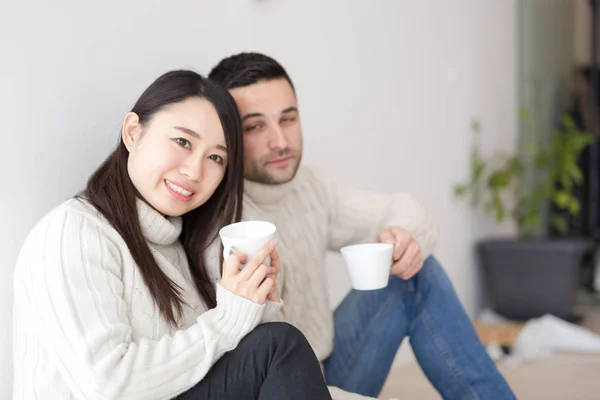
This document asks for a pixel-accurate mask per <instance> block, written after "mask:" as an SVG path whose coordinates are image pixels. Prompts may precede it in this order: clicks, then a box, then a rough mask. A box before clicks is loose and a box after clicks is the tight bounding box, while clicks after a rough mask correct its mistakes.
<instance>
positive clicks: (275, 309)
mask: <svg viewBox="0 0 600 400" xmlns="http://www.w3.org/2000/svg"><path fill="white" fill-rule="evenodd" d="M282 307H283V300H281V301H279V303H275V302H274V301H267V302H266V303H265V312H264V313H263V317H262V319H261V320H260V322H261V323H264V322H276V321H282V320H283V318H282V316H281V308H282Z"/></svg>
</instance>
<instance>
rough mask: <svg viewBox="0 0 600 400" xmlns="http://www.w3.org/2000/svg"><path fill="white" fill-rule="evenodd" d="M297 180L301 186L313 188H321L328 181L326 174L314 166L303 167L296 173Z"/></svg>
mask: <svg viewBox="0 0 600 400" xmlns="http://www.w3.org/2000/svg"><path fill="white" fill-rule="evenodd" d="M296 180H297V181H298V182H299V183H300V184H308V185H311V186H321V185H324V184H325V183H326V181H327V180H328V178H327V176H326V174H325V173H324V172H323V171H322V170H321V169H319V168H317V167H315V166H312V165H303V166H301V167H300V168H299V169H298V172H297V173H296Z"/></svg>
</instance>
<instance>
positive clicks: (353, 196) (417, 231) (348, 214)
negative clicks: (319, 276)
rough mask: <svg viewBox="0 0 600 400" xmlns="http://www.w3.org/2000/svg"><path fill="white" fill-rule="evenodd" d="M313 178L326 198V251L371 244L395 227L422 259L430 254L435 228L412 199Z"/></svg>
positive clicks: (411, 197)
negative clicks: (404, 233) (415, 246)
mask: <svg viewBox="0 0 600 400" xmlns="http://www.w3.org/2000/svg"><path fill="white" fill-rule="evenodd" d="M317 176H318V178H317ZM314 177H315V179H317V181H318V186H319V187H320V189H319V191H320V192H321V193H325V196H326V198H325V200H324V201H325V203H326V204H327V208H328V215H329V248H330V250H334V251H337V250H339V249H340V248H341V247H344V246H347V245H351V244H357V243H365V242H374V241H376V239H377V234H378V232H379V230H381V229H383V228H385V227H389V226H399V227H401V228H403V229H405V230H407V231H408V232H410V234H411V235H412V236H413V237H414V238H415V240H416V241H417V243H419V245H420V247H421V252H422V253H423V256H424V257H425V258H426V257H428V256H429V255H431V254H432V252H433V249H434V247H435V244H436V241H437V237H438V227H437V225H436V224H435V223H434V221H433V218H432V216H431V214H430V213H429V212H427V211H426V210H425V208H424V207H423V205H422V204H421V203H419V202H418V201H417V200H416V199H415V198H414V197H413V196H411V195H409V194H407V193H396V194H386V193H375V192H368V191H364V190H358V189H352V188H345V187H342V186H340V185H337V184H336V183H335V182H334V181H333V180H332V179H331V178H329V177H327V176H326V175H323V174H319V175H317V174H316V173H315V174H314Z"/></svg>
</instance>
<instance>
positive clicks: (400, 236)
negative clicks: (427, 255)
mask: <svg viewBox="0 0 600 400" xmlns="http://www.w3.org/2000/svg"><path fill="white" fill-rule="evenodd" d="M377 241H379V242H381V243H391V244H393V245H394V253H393V255H392V260H393V264H392V268H391V271H390V273H391V274H392V275H396V276H397V277H400V278H402V279H405V280H408V279H410V278H412V277H413V276H414V275H415V274H416V273H417V272H419V271H420V270H421V268H423V253H421V246H419V244H418V243H417V241H416V240H415V239H414V238H413V237H412V235H411V234H410V233H408V232H407V231H405V230H404V229H402V228H400V227H397V226H391V227H389V228H385V229H382V230H381V231H379V234H378V235H377Z"/></svg>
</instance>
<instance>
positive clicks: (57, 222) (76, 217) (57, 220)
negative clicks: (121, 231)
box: [26, 197, 116, 241]
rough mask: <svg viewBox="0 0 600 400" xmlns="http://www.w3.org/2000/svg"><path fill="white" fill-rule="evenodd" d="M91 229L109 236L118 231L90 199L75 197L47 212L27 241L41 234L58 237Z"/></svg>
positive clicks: (46, 236) (47, 236) (82, 232)
mask: <svg viewBox="0 0 600 400" xmlns="http://www.w3.org/2000/svg"><path fill="white" fill-rule="evenodd" d="M90 230H93V231H96V232H98V231H99V232H103V233H105V234H107V235H108V236H112V235H113V234H114V233H116V231H115V230H114V229H113V228H112V226H111V225H110V223H109V222H108V221H107V220H106V218H104V216H103V215H102V213H101V212H100V211H98V209H97V208H95V207H94V206H93V205H92V204H91V203H90V202H89V201H88V200H86V199H85V198H81V197H73V198H70V199H68V200H66V201H64V202H63V203H61V204H59V205H58V206H56V207H54V208H53V209H52V210H50V211H49V212H48V213H46V215H44V216H43V217H42V218H41V219H40V220H39V221H38V223H37V224H35V225H34V227H33V229H32V230H31V231H30V233H29V235H28V237H27V240H26V241H30V240H32V239H34V238H37V237H40V236H43V237H45V238H56V239H58V238H62V237H63V236H64V235H65V234H68V235H71V234H85V232H86V231H90ZM74 231H77V232H74Z"/></svg>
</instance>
